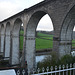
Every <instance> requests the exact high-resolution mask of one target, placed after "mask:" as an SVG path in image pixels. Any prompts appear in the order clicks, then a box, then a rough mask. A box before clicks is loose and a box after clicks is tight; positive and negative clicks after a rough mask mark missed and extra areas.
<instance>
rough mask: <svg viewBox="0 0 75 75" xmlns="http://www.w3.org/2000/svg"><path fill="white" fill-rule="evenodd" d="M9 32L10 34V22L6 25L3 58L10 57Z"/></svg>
mask: <svg viewBox="0 0 75 75" xmlns="http://www.w3.org/2000/svg"><path fill="white" fill-rule="evenodd" d="M10 32H11V26H10V22H7V23H6V32H5V50H4V57H10V42H11V38H10Z"/></svg>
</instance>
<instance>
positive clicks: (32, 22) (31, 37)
mask: <svg viewBox="0 0 75 75" xmlns="http://www.w3.org/2000/svg"><path fill="white" fill-rule="evenodd" d="M45 14H47V13H46V12H44V11H37V12H35V13H33V15H32V16H31V18H30V19H29V22H28V24H27V28H26V43H25V60H26V61H27V64H28V70H29V71H30V70H31V69H32V68H33V67H35V34H36V27H37V25H38V23H39V21H40V19H41V18H42V17H43V16H44V15H45ZM48 15H49V14H48ZM29 56H30V57H29Z"/></svg>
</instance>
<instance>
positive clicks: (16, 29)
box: [11, 18, 22, 65]
mask: <svg viewBox="0 0 75 75" xmlns="http://www.w3.org/2000/svg"><path fill="white" fill-rule="evenodd" d="M21 24H22V20H21V19H19V18H17V19H16V20H15V22H14V26H13V30H12V50H11V64H12V65H14V64H20V51H19V45H20V41H19V40H20V39H19V37H20V36H19V35H20V26H21Z"/></svg>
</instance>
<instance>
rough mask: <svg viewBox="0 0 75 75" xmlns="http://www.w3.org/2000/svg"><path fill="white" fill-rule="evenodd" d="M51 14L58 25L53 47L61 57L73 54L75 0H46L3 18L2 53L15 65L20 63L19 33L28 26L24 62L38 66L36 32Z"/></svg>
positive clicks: (54, 22)
mask: <svg viewBox="0 0 75 75" xmlns="http://www.w3.org/2000/svg"><path fill="white" fill-rule="evenodd" d="M45 14H48V15H49V17H50V18H51V20H52V23H53V28H54V37H53V51H55V52H56V53H57V54H58V55H59V56H60V57H61V56H63V55H65V54H70V52H71V48H72V47H71V46H72V32H73V28H74V25H75V0H44V1H42V2H40V3H38V4H36V5H34V6H32V7H30V8H28V9H25V10H23V11H22V12H20V13H17V14H15V15H13V16H11V17H9V18H7V19H5V20H3V21H1V22H0V53H2V54H3V57H9V63H10V64H11V65H15V64H20V50H19V42H20V41H19V34H20V27H21V24H23V27H24V35H23V36H24V40H23V52H22V61H21V64H22V66H23V65H24V63H25V61H27V64H28V70H29V71H30V70H31V69H32V68H33V67H35V34H36V27H37V25H38V22H39V21H40V19H41V18H42V17H43V16H44V15H45Z"/></svg>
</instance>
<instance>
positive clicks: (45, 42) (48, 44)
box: [20, 31, 75, 50]
mask: <svg viewBox="0 0 75 75" xmlns="http://www.w3.org/2000/svg"><path fill="white" fill-rule="evenodd" d="M23 34H24V32H23V31H20V50H22V49H23ZM72 43H73V44H72V47H75V40H73V41H72ZM48 48H53V35H49V34H44V33H40V32H38V33H37V36H36V50H40V49H48Z"/></svg>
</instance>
